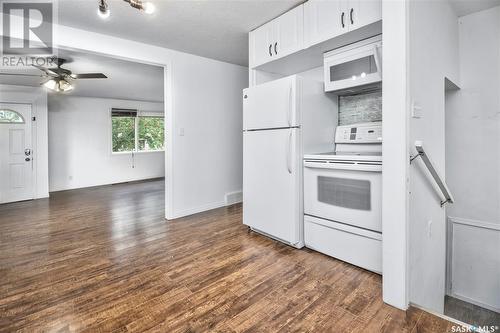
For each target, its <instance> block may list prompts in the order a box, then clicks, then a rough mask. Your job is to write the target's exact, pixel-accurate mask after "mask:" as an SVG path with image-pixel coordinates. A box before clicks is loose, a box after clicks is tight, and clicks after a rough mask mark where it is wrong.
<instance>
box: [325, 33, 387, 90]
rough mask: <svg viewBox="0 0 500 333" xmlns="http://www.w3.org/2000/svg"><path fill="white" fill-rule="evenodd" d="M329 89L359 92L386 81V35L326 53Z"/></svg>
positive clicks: (326, 75) (326, 88) (326, 86)
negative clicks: (384, 73) (383, 54)
mask: <svg viewBox="0 0 500 333" xmlns="http://www.w3.org/2000/svg"><path fill="white" fill-rule="evenodd" d="M324 71H325V72H324V74H325V91H327V92H341V93H347V94H349V93H355V92H356V93H357V92H362V91H364V90H372V89H374V88H378V87H380V86H381V82H382V35H377V36H375V37H371V38H368V39H364V40H362V41H359V42H356V43H353V44H350V45H347V46H343V47H341V48H338V49H335V50H332V51H330V52H327V53H325V54H324Z"/></svg>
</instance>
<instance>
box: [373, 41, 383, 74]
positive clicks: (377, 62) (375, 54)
mask: <svg viewBox="0 0 500 333" xmlns="http://www.w3.org/2000/svg"><path fill="white" fill-rule="evenodd" d="M373 58H374V59H375V65H376V66H377V70H378V72H379V73H382V62H381V61H380V57H379V54H378V45H377V44H375V45H373Z"/></svg>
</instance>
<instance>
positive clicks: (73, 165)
mask: <svg viewBox="0 0 500 333" xmlns="http://www.w3.org/2000/svg"><path fill="white" fill-rule="evenodd" d="M111 108H132V109H138V110H139V111H153V112H154V111H157V112H159V113H160V114H161V115H163V103H150V102H141V101H127V100H117V99H106V98H89V97H75V96H71V95H49V98H48V109H49V184H50V185H49V188H50V191H51V192H52V191H60V190H67V189H74V188H81V187H89V186H97V185H105V184H114V183H120V182H126V181H133V180H140V179H148V178H157V177H163V176H164V175H165V155H164V153H163V152H147V153H136V154H134V158H133V159H132V154H130V153H126V154H124V153H120V154H112V153H111V117H110V110H111ZM132 162H134V163H132ZM132 166H134V167H132Z"/></svg>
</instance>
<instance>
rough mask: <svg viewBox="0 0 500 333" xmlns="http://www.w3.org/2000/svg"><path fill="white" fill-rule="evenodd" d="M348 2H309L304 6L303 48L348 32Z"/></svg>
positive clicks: (312, 0)
mask: <svg viewBox="0 0 500 333" xmlns="http://www.w3.org/2000/svg"><path fill="white" fill-rule="evenodd" d="M347 10H348V2H347V1H324V0H309V1H307V2H306V3H305V4H304V40H305V47H309V46H311V45H314V44H317V43H320V42H323V41H325V40H328V39H330V38H333V37H335V36H338V35H341V34H343V33H345V32H347V31H348V26H349V23H348V14H349V13H348V12H347Z"/></svg>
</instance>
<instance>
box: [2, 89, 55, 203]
mask: <svg viewBox="0 0 500 333" xmlns="http://www.w3.org/2000/svg"><path fill="white" fill-rule="evenodd" d="M0 102H2V103H9V102H10V103H23V104H31V112H32V116H34V117H36V121H34V122H33V124H32V129H33V136H32V138H33V139H34V140H33V147H32V149H33V168H34V170H35V183H34V198H35V199H39V198H46V197H48V196H49V167H48V165H49V162H48V137H47V92H46V91H45V90H44V89H42V88H39V87H23V86H11V85H0Z"/></svg>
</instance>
